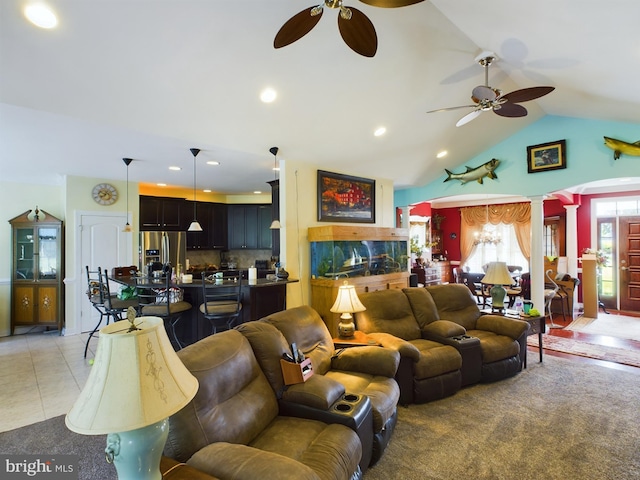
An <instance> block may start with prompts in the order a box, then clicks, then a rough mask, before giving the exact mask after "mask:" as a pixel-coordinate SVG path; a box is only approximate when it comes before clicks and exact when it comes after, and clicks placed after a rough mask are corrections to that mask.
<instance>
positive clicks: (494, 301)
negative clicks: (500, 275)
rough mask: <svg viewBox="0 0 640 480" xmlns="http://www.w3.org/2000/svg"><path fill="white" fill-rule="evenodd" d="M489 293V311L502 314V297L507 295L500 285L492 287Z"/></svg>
mask: <svg viewBox="0 0 640 480" xmlns="http://www.w3.org/2000/svg"><path fill="white" fill-rule="evenodd" d="M489 293H491V311H492V312H500V313H503V312H504V297H505V296H506V295H507V291H506V290H505V289H504V287H503V286H502V285H494V286H493V287H491V290H490V291H489Z"/></svg>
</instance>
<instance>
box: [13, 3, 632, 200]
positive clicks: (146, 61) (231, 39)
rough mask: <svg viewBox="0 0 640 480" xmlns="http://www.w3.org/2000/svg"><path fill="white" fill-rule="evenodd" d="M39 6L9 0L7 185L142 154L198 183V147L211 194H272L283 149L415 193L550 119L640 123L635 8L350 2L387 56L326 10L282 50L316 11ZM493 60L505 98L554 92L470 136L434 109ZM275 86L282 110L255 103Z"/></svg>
mask: <svg viewBox="0 0 640 480" xmlns="http://www.w3.org/2000/svg"><path fill="white" fill-rule="evenodd" d="M319 1H320V0H316V2H319ZM27 3H29V2H28V1H27V0H3V1H2V2H0V168H1V170H2V178H3V179H6V180H10V181H33V182H56V181H59V180H60V178H61V176H62V175H78V176H87V177H105V178H108V179H109V178H111V179H124V177H125V168H124V166H123V164H122V160H121V158H122V157H131V158H133V159H134V161H135V162H134V163H132V165H131V167H130V179H131V180H133V181H136V182H144V183H150V184H153V183H157V182H164V183H167V184H169V185H170V186H171V185H176V186H183V187H184V186H190V185H191V182H192V181H193V172H192V161H193V158H192V156H191V153H190V152H189V148H190V147H198V148H200V149H201V150H202V152H201V153H200V155H199V156H198V162H199V163H201V164H202V166H201V167H199V170H198V188H210V189H212V190H214V191H217V192H222V193H228V194H238V193H248V192H252V191H254V190H259V189H262V190H265V189H266V188H265V182H266V181H268V180H271V179H272V178H273V172H272V170H271V168H272V167H273V160H274V159H273V156H272V155H271V153H269V149H270V147H272V146H278V147H279V149H280V150H279V154H278V157H279V158H281V159H295V160H296V161H300V162H309V163H310V164H314V165H321V166H322V168H324V169H326V170H331V171H337V172H344V173H349V174H352V175H361V176H372V175H373V176H375V177H380V178H389V179H393V180H394V184H395V186H396V188H405V187H411V186H419V185H424V184H426V183H428V182H430V181H432V180H434V179H435V178H437V177H438V176H439V175H441V173H442V171H443V169H444V168H449V169H455V168H458V167H459V166H460V165H462V164H464V163H465V161H467V160H468V159H469V158H471V157H473V156H474V155H477V154H479V153H481V152H482V151H483V150H485V149H487V148H488V147H490V146H491V145H494V144H496V143H498V142H500V141H502V140H504V139H505V138H508V137H509V136H510V135H512V134H513V133H514V132H516V131H518V130H520V129H522V128H525V127H526V126H528V125H529V124H530V123H531V122H533V121H535V120H536V119H539V118H540V117H542V116H543V115H545V114H552V115H563V116H569V117H579V118H594V119H605V120H617V121H624V122H638V120H639V119H640V114H639V112H640V89H639V88H638V87H637V83H638V78H640V30H639V29H638V28H637V22H638V18H640V2H638V1H637V0H608V1H606V2H605V1H601V0H600V1H597V2H596V1H593V0H583V1H581V2H576V1H574V0H539V1H536V2H523V1H516V0H485V1H483V2H478V1H477V0H455V1H451V0H431V1H424V2H421V3H418V4H415V5H412V6H408V7H402V8H377V7H373V6H370V5H367V4H365V3H363V2H359V1H357V0H349V1H347V0H345V5H346V6H353V7H355V8H357V9H358V10H360V11H362V12H363V13H364V14H365V15H366V16H367V17H369V18H370V20H371V21H372V23H373V25H374V26H375V29H376V31H377V36H378V49H377V53H376V55H375V56H374V57H373V58H367V57H363V56H361V55H358V54H356V53H354V52H353V51H352V50H350V49H349V48H348V47H347V45H345V43H344V42H343V40H342V39H341V37H340V34H339V32H338V26H337V15H338V14H337V11H336V10H332V9H329V8H325V11H324V14H323V17H322V18H321V21H320V22H319V23H318V25H317V26H316V27H315V28H314V29H313V30H312V31H311V32H310V33H309V34H307V35H306V36H304V37H303V38H301V39H300V40H299V41H297V42H295V43H293V44H291V45H289V46H286V47H284V48H280V49H274V47H273V40H274V37H275V34H276V32H277V31H278V30H279V28H280V27H281V26H282V25H283V24H284V23H285V21H287V20H288V19H289V18H290V17H292V16H293V15H295V14H296V13H298V12H299V11H301V10H303V9H305V8H308V7H310V6H313V4H314V3H313V1H312V0H309V1H301V0H270V1H257V0H207V1H205V0H155V1H151V0H149V1H147V0H138V1H134V0H131V1H113V0H91V1H89V0H64V1H62V0H61V1H55V0H49V1H48V2H47V4H48V5H50V6H51V7H52V8H53V10H54V11H55V13H56V15H57V17H58V20H59V24H58V26H57V27H56V28H54V29H50V30H45V29H40V28H37V27H34V26H33V25H32V24H30V23H29V22H28V21H27V20H26V19H25V17H24V15H23V13H22V10H23V7H24V6H25V5H26V4H27ZM483 51H492V52H494V53H495V54H496V56H497V58H498V61H497V62H496V63H494V64H493V65H492V66H491V67H490V70H489V73H490V75H489V84H490V85H491V86H492V87H494V88H500V89H502V90H503V91H504V92H510V91H512V90H516V89H520V88H527V87H532V86H538V85H549V86H553V87H555V91H554V92H552V93H551V94H549V95H546V96H545V97H542V98H540V99H539V100H535V101H531V102H527V103H524V104H523V106H525V107H526V108H527V109H528V111H529V115H528V116H526V117H522V118H503V117H499V116H497V115H494V114H493V113H492V112H485V113H482V114H481V115H480V116H479V117H478V118H477V119H475V120H474V121H472V122H470V123H468V124H467V125H464V126H462V127H459V128H457V127H456V126H455V124H456V122H457V121H458V120H459V119H460V118H461V117H462V116H464V115H465V114H466V113H468V111H470V109H460V110H452V111H446V112H438V113H426V112H427V111H429V110H434V109H438V108H442V107H452V106H459V105H468V104H470V103H472V102H471V100H470V95H471V91H472V89H473V88H474V87H475V86H477V85H482V84H484V71H483V69H482V67H480V66H479V65H478V64H477V63H476V61H475V60H474V59H475V58H476V57H477V56H478V55H479V54H480V53H481V52H483ZM266 87H271V88H273V89H275V90H276V91H277V98H276V100H275V101H274V102H272V103H263V102H261V100H260V98H259V95H260V92H261V91H262V90H263V89H264V88H266ZM380 126H384V127H386V133H385V134H384V135H382V136H380V137H375V136H374V130H376V129H377V128H378V127H380ZM634 140H635V139H634ZM441 150H447V151H448V152H449V153H448V155H447V156H446V157H445V158H444V159H437V158H436V154H437V153H438V152H440V151H441ZM209 160H216V161H218V162H220V165H219V166H217V167H212V166H208V165H205V162H206V161H209ZM172 165H176V166H180V167H182V170H181V171H178V172H174V171H170V170H169V167H170V166H172Z"/></svg>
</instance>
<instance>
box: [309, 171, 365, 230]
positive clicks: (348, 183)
mask: <svg viewBox="0 0 640 480" xmlns="http://www.w3.org/2000/svg"><path fill="white" fill-rule="evenodd" d="M375 194H376V181H375V180H371V179H368V178H360V177H352V176H349V175H341V174H339V173H331V172H325V171H323V170H318V221H319V222H357V223H375V221H376V210H375V205H376V201H375V200H376V198H375Z"/></svg>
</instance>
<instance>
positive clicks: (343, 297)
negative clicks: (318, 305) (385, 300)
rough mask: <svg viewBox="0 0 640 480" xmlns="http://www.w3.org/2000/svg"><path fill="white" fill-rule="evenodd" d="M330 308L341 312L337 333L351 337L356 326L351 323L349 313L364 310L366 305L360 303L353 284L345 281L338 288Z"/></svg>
mask: <svg viewBox="0 0 640 480" xmlns="http://www.w3.org/2000/svg"><path fill="white" fill-rule="evenodd" d="M330 310H331V311H332V312H333V313H341V314H342V315H340V320H341V321H340V323H339V324H338V333H339V334H340V336H341V337H352V336H353V334H354V333H355V330H356V326H355V324H354V323H353V320H352V318H353V317H352V316H351V314H352V313H356V312H364V311H365V310H366V307H365V306H364V305H362V302H360V299H359V298H358V294H357V293H356V288H355V287H354V286H353V285H349V284H348V283H347V282H344V285H341V286H340V288H338V296H337V297H336V301H335V303H334V304H333V307H331V309H330Z"/></svg>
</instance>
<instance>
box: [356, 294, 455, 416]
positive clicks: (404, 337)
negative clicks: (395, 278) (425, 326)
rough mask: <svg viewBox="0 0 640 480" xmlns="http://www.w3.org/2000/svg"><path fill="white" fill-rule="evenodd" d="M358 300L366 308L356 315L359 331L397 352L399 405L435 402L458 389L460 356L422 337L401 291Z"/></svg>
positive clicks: (369, 295) (363, 295) (445, 346)
mask: <svg viewBox="0 0 640 480" xmlns="http://www.w3.org/2000/svg"><path fill="white" fill-rule="evenodd" d="M415 288H418V289H420V288H421V287H415ZM464 288H466V287H464ZM359 298H360V301H361V302H362V304H363V305H364V306H365V307H366V308H367V309H366V310H365V311H364V312H358V313H356V315H355V318H356V325H357V328H358V330H361V331H363V332H365V333H367V334H369V336H370V337H371V338H373V339H374V340H376V341H378V342H379V343H380V344H381V345H383V346H384V347H388V348H392V349H395V350H397V351H398V352H399V353H400V356H401V358H400V365H399V367H398V371H397V373H396V380H397V382H398V385H399V386H400V403H401V404H403V405H408V404H411V403H425V402H430V401H433V400H438V399H441V398H444V397H447V396H449V395H453V394H454V393H456V392H457V391H458V390H459V389H460V386H461V379H462V376H461V372H460V368H461V367H462V357H461V355H460V353H459V352H458V350H456V349H455V348H454V347H452V346H448V345H443V344H441V343H438V342H435V341H433V340H428V339H426V338H424V337H423V335H422V331H421V328H420V325H419V323H418V321H417V320H416V318H415V316H414V313H413V310H412V309H411V304H410V303H409V299H408V298H407V296H406V295H405V294H404V293H403V292H402V290H398V289H388V290H378V291H375V292H369V293H361V294H360V295H359Z"/></svg>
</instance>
